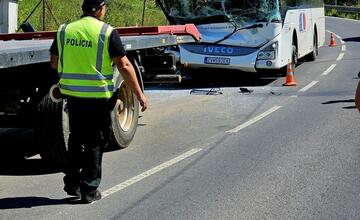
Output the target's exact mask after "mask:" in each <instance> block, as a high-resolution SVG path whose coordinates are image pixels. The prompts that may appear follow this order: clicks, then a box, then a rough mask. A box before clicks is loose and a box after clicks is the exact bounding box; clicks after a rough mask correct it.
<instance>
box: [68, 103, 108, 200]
mask: <svg viewBox="0 0 360 220" xmlns="http://www.w3.org/2000/svg"><path fill="white" fill-rule="evenodd" d="M67 108H68V113H69V125H70V135H69V142H68V143H69V144H68V163H67V166H66V168H65V177H64V183H65V188H64V189H65V190H69V189H70V190H71V189H74V188H75V189H76V188H78V187H80V191H81V193H82V194H89V193H93V192H94V191H95V190H96V189H97V188H98V187H99V185H100V181H101V163H102V156H103V152H104V148H105V146H106V145H107V144H108V142H109V140H110V129H111V119H110V108H109V102H108V101H107V100H106V99H77V98H67Z"/></svg>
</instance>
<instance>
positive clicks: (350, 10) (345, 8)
mask: <svg viewBox="0 0 360 220" xmlns="http://www.w3.org/2000/svg"><path fill="white" fill-rule="evenodd" d="M325 9H326V10H331V9H336V10H337V11H338V12H345V13H358V14H360V8H357V7H349V6H339V5H325Z"/></svg>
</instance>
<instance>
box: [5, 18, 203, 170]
mask: <svg viewBox="0 0 360 220" xmlns="http://www.w3.org/2000/svg"><path fill="white" fill-rule="evenodd" d="M117 31H118V32H119V34H120V36H121V40H122V42H123V45H124V48H125V50H126V51H127V56H128V58H129V59H130V61H131V62H132V64H133V65H134V67H135V70H136V74H137V77H138V80H139V83H140V84H141V85H140V86H141V88H142V89H144V82H180V81H181V75H180V74H179V73H178V72H177V71H179V70H180V69H181V66H177V65H179V64H178V63H179V62H177V61H176V60H175V56H174V55H173V54H168V53H166V48H168V47H171V46H176V45H178V44H183V43H194V42H199V41H200V40H201V36H200V34H199V32H198V31H197V29H196V27H195V26H194V25H193V24H187V25H171V26H156V27H128V28H117ZM55 34H56V32H52V31H50V32H27V33H14V34H0V77H1V80H0V127H2V128H34V131H35V136H36V140H37V143H38V146H39V151H40V156H41V157H42V159H44V160H46V161H48V162H51V163H54V164H57V165H59V166H64V165H65V164H66V156H65V155H66V150H67V141H68V135H69V127H68V117H67V110H66V100H61V101H60V100H59V102H56V101H54V99H52V98H51V94H50V92H49V91H50V88H51V86H52V85H54V84H56V83H57V80H58V79H57V77H54V74H53V72H52V70H51V69H50V65H49V48H50V46H51V43H52V41H53V38H54V36H55ZM113 80H114V84H115V85H116V86H115V89H116V90H118V93H117V94H118V95H117V97H116V98H117V100H116V106H115V108H114V109H113V110H112V112H111V119H112V140H111V147H112V148H125V147H127V146H128V145H129V144H130V142H131V141H132V139H133V137H134V135H135V132H136V128H137V123H138V116H139V102H138V100H137V99H136V97H135V95H134V94H133V93H132V92H131V90H130V88H129V87H128V86H127V85H126V84H125V82H124V80H123V79H122V77H121V74H119V72H118V70H117V69H116V68H114V79H113ZM89 120H91V118H89Z"/></svg>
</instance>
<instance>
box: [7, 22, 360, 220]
mask: <svg viewBox="0 0 360 220" xmlns="http://www.w3.org/2000/svg"><path fill="white" fill-rule="evenodd" d="M326 23H327V30H329V31H332V32H334V33H335V34H337V35H338V36H337V38H336V40H337V43H338V46H337V47H335V48H330V47H328V46H326V45H325V46H324V47H322V48H321V49H320V56H319V57H318V59H317V61H315V62H305V63H302V64H301V65H299V66H298V67H297V68H296V73H295V76H296V81H297V83H298V85H297V86H296V87H283V86H282V84H283V83H284V78H278V79H262V80H258V81H256V83H252V82H250V80H249V79H247V80H243V79H242V78H239V79H236V80H230V81H229V80H225V79H220V81H219V80H214V81H209V82H207V83H205V84H196V83H194V84H190V85H189V84H186V85H181V86H159V85H158V86H148V87H147V89H146V94H147V96H148V97H149V102H150V107H149V109H148V111H146V112H145V113H143V114H142V117H141V118H140V120H139V128H138V131H137V134H136V137H135V139H134V141H133V143H132V145H131V146H130V147H129V148H127V149H124V150H119V151H114V152H109V153H106V154H105V155H104V160H103V161H104V162H103V181H102V184H101V187H100V190H101V191H102V193H103V195H104V198H103V199H102V200H100V201H98V202H96V203H93V204H91V205H79V204H68V200H67V199H66V195H65V193H64V192H63V191H62V187H63V185H62V177H63V174H61V173H59V172H57V170H56V169H53V168H51V167H44V164H43V163H42V162H41V160H40V159H38V158H37V157H36V156H35V157H31V158H29V159H27V160H24V161H18V160H13V161H11V162H9V163H7V164H6V165H3V166H2V167H1V168H0V219H360V209H359V208H360V173H359V170H360V144H359V143H360V137H359V124H360V115H359V112H358V111H357V110H356V109H355V104H354V93H355V87H356V85H357V82H358V80H359V79H358V73H359V71H360V22H357V21H350V20H344V19H335V18H327V19H326ZM327 35H328V33H327ZM327 43H328V38H327ZM341 54H343V55H341ZM223 75H225V74H223ZM239 87H244V88H247V89H249V90H250V91H251V92H250V93H243V92H241V91H240V90H239ZM14 134H15V135H14ZM0 140H1V141H2V143H1V145H3V143H5V142H6V145H7V146H10V145H11V144H12V143H14V142H15V144H14V145H15V146H14V147H15V149H26V145H27V144H28V145H31V144H32V143H33V142H32V138H31V131H27V130H26V131H24V130H15V131H14V130H1V133H0ZM4 140H5V141H4ZM9 143H10V144H9ZM3 156H4V155H3Z"/></svg>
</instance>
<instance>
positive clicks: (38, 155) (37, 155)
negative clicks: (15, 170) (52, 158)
mask: <svg viewBox="0 0 360 220" xmlns="http://www.w3.org/2000/svg"><path fill="white" fill-rule="evenodd" d="M26 159H28V160H33V159H41V157H40V154H36V155H34V156H31V157H28V158H26Z"/></svg>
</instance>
